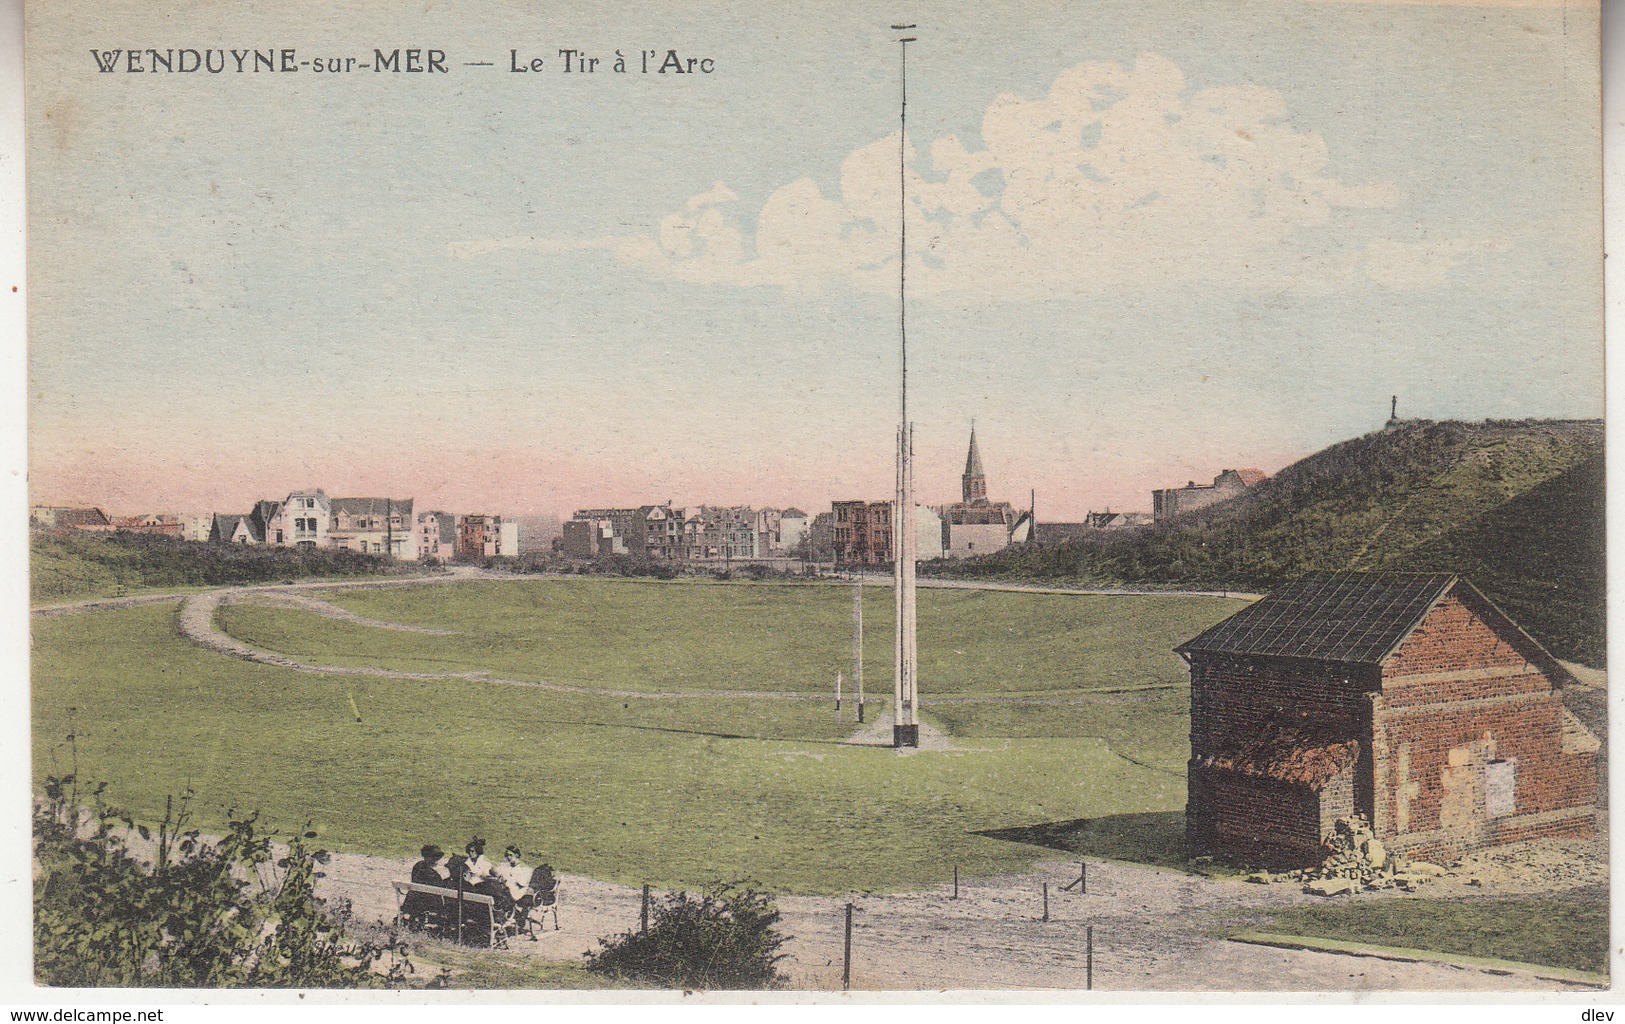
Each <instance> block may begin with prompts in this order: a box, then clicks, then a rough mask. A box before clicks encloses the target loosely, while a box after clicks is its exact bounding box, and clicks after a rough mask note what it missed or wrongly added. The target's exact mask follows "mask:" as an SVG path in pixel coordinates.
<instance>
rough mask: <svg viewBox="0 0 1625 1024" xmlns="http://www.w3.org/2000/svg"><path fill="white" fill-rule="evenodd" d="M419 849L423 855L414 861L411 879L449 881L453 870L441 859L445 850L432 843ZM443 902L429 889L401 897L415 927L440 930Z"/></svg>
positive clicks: (442, 883) (426, 882)
mask: <svg viewBox="0 0 1625 1024" xmlns="http://www.w3.org/2000/svg"><path fill="white" fill-rule="evenodd" d="M419 852H420V853H422V855H423V859H422V860H420V861H418V862H417V863H416V864H413V865H412V881H413V882H415V883H416V884H418V885H435V886H441V887H444V886H446V885H449V884H450V879H451V873H450V872H448V871H447V870H446V868H445V866H444V865H443V864H442V863H441V861H442V860H443V859H444V858H445V856H446V851H444V850H442V849H441V848H440V847H438V846H436V845H434V844H433V843H430V844H429V845H428V846H425V847H424V848H423V849H422V850H421V851H419ZM440 902H441V901H440V900H438V899H436V898H435V897H433V896H430V895H429V894H427V893H421V892H413V893H407V895H406V899H404V900H402V901H401V917H402V918H403V919H404V920H405V921H406V925H407V927H408V928H412V929H413V930H425V929H426V930H428V931H431V932H436V931H441V930H443V924H444V922H442V921H441V920H440V916H441V915H440V911H441V907H440Z"/></svg>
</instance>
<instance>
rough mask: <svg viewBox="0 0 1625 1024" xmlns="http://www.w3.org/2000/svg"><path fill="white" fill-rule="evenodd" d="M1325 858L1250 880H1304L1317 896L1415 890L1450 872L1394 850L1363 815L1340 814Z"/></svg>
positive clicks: (1254, 876)
mask: <svg viewBox="0 0 1625 1024" xmlns="http://www.w3.org/2000/svg"><path fill="white" fill-rule="evenodd" d="M1323 847H1324V849H1325V850H1326V858H1325V860H1323V861H1321V862H1320V865H1319V866H1317V867H1313V868H1304V869H1302V870H1298V871H1288V872H1284V873H1281V874H1271V873H1270V872H1267V871H1260V872H1257V873H1255V874H1252V875H1249V876H1248V878H1247V880H1248V881H1250V882H1277V881H1279V882H1302V883H1304V885H1303V891H1304V892H1306V893H1312V894H1314V895H1317V896H1341V895H1343V894H1345V893H1352V892H1361V891H1365V890H1373V889H1400V890H1403V891H1405V892H1414V891H1415V890H1416V889H1417V888H1419V887H1420V886H1422V885H1423V884H1425V883H1426V882H1427V881H1428V880H1430V879H1433V878H1439V877H1442V876H1443V875H1445V874H1446V873H1447V872H1446V871H1445V869H1444V868H1441V867H1439V866H1438V865H1437V864H1429V863H1427V862H1425V861H1407V860H1405V859H1403V858H1401V857H1397V856H1395V855H1393V854H1390V853H1389V852H1388V850H1387V849H1386V848H1385V847H1384V846H1383V844H1382V840H1380V839H1378V838H1377V836H1376V834H1375V833H1374V832H1372V831H1371V826H1370V825H1369V824H1367V823H1366V821H1365V819H1364V818H1362V817H1358V816H1356V817H1353V818H1339V819H1337V823H1336V825H1335V826H1334V827H1333V831H1332V834H1331V835H1330V836H1329V837H1327V839H1326V841H1325V843H1324V844H1323Z"/></svg>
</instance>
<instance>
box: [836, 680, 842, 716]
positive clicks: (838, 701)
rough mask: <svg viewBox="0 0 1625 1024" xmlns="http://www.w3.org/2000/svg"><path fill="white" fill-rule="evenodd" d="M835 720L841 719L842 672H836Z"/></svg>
mask: <svg viewBox="0 0 1625 1024" xmlns="http://www.w3.org/2000/svg"><path fill="white" fill-rule="evenodd" d="M835 720H836V721H837V722H839V721H840V720H841V673H840V672H836V673H835Z"/></svg>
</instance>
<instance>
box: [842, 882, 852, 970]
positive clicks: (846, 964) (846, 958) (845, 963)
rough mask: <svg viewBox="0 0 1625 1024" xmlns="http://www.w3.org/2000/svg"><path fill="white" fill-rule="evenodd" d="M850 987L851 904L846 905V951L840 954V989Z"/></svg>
mask: <svg viewBox="0 0 1625 1024" xmlns="http://www.w3.org/2000/svg"><path fill="white" fill-rule="evenodd" d="M851 988H852V904H850V903H848V904H847V905H846V951H845V952H844V953H843V954H842V956H841V991H843V992H846V991H850V990H851Z"/></svg>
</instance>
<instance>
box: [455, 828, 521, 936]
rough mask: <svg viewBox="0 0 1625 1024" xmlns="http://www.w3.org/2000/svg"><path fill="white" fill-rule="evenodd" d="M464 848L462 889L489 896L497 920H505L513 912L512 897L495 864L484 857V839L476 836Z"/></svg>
mask: <svg viewBox="0 0 1625 1024" xmlns="http://www.w3.org/2000/svg"><path fill="white" fill-rule="evenodd" d="M465 850H466V853H467V857H466V859H465V860H464V862H463V889H464V891H466V892H477V893H479V894H480V895H481V896H489V897H491V903H492V910H494V911H495V913H496V920H497V922H499V923H500V922H502V921H504V920H506V919H507V918H508V916H509V915H510V914H512V913H513V897H512V896H510V895H508V887H507V886H506V885H504V884H503V883H502V879H500V878H498V877H497V873H496V868H495V866H493V865H492V864H491V862H490V861H488V860H486V859H485V840H484V839H481V838H479V837H478V836H476V837H475V838H473V839H470V840H469V841H468V846H467V847H466V848H465Z"/></svg>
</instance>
